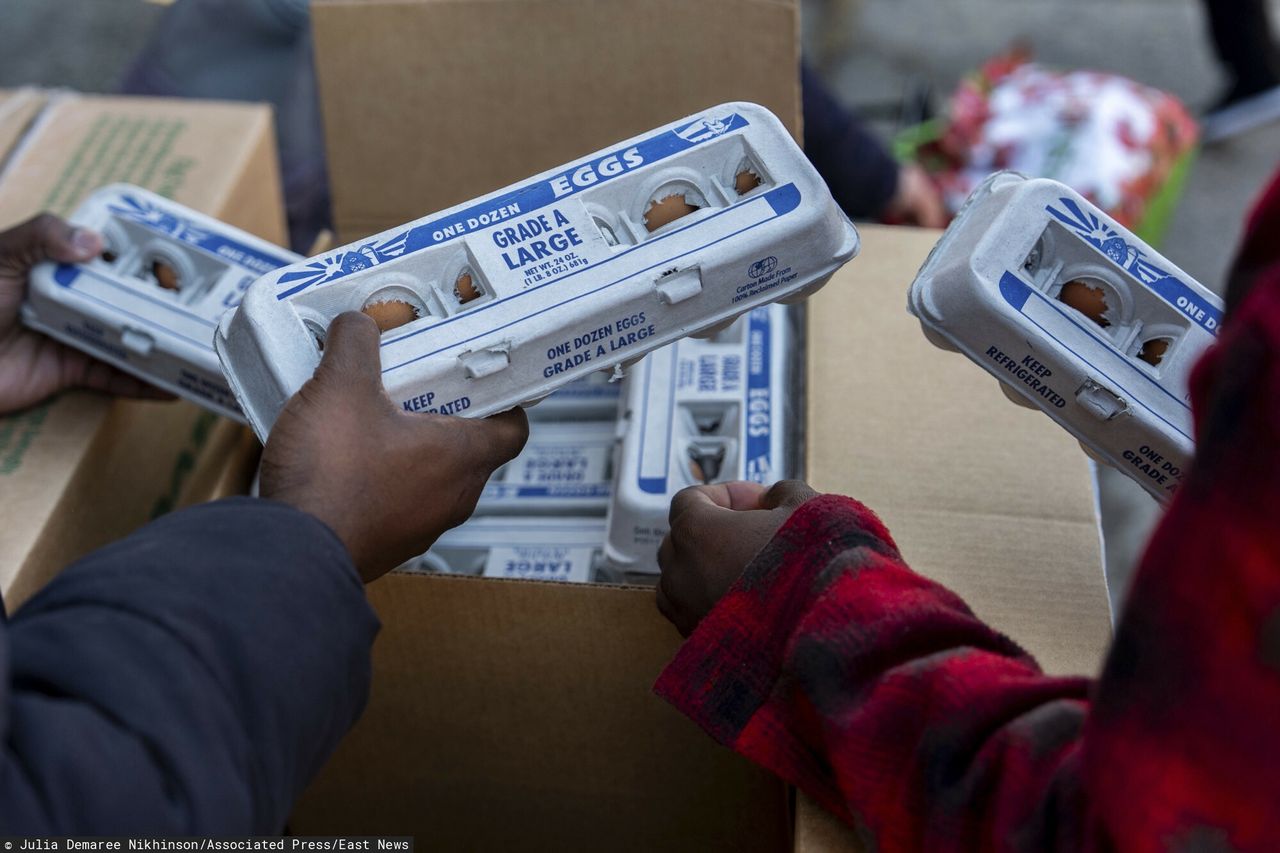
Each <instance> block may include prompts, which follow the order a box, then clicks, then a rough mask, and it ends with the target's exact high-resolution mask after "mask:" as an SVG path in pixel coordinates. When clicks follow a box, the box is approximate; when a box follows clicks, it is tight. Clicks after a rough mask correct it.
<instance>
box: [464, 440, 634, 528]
mask: <svg viewBox="0 0 1280 853" xmlns="http://www.w3.org/2000/svg"><path fill="white" fill-rule="evenodd" d="M617 428H618V427H617V421H616V419H614V418H610V419H609V420H594V421H532V422H530V424H529V440H528V441H527V442H526V443H525V446H524V449H523V450H522V451H520V455H519V456H517V457H516V458H515V459H512V460H511V461H510V462H508V463H507V464H506V465H503V466H502V467H501V468H499V469H498V470H497V471H495V472H494V474H493V476H492V477H490V478H489V482H488V483H486V484H485V487H484V491H483V492H481V493H480V503H479V504H478V505H477V506H476V512H477V513H479V514H481V515H494V514H508V515H509V514H517V515H548V514H550V515H558V516H563V515H584V516H590V515H600V516H603V515H604V514H605V511H606V510H607V509H608V507H609V495H610V494H611V493H612V491H613V445H614V443H615V434H616V432H617ZM603 543H604V539H603V537H602V538H601V539H600V540H598V541H597V542H596V543H595V544H596V546H602V545H603Z"/></svg>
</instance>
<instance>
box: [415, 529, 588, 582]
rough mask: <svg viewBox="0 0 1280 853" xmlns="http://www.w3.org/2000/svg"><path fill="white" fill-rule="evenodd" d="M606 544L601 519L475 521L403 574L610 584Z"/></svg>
mask: <svg viewBox="0 0 1280 853" xmlns="http://www.w3.org/2000/svg"><path fill="white" fill-rule="evenodd" d="M603 542H604V519H603V518H599V517H597V518H574V517H559V518H557V517H551V518H537V517H529V516H486V517H475V518H472V519H471V520H470V521H468V522H466V523H465V524H463V525H462V526H461V527H456V528H454V529H453V530H450V531H448V532H446V533H445V534H444V535H443V536H441V537H440V538H439V539H438V540H436V544H435V545H433V546H432V547H431V550H430V551H428V552H427V553H426V554H424V555H423V556H421V557H419V558H417V559H416V560H412V561H410V562H409V563H407V564H406V565H404V566H402V567H401V568H400V571H409V572H438V573H442V574H454V575H472V576H477V577H486V578H505V579H508V580H539V581H568V582H570V583H590V582H602V583H605V582H610V581H612V580H613V575H612V574H610V573H609V572H608V570H607V569H606V568H605V566H604V559H603Z"/></svg>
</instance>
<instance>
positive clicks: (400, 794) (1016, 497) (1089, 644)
mask: <svg viewBox="0 0 1280 853" xmlns="http://www.w3.org/2000/svg"><path fill="white" fill-rule="evenodd" d="M937 236H938V235H937V234H936V233H934V232H928V231H917V230H913V229H889V228H879V227H869V228H865V229H864V230H863V238H864V243H863V252H862V256H861V257H860V258H858V259H857V260H855V261H853V262H852V263H851V264H850V265H849V266H847V267H845V269H844V270H842V271H841V272H840V273H838V274H837V275H836V276H835V278H833V279H832V281H831V283H830V284H828V285H827V287H826V288H825V289H824V290H822V291H821V292H820V293H819V294H818V295H817V296H816V297H814V298H813V299H812V300H810V303H809V311H808V317H809V321H808V334H809V365H808V369H807V382H808V403H807V412H808V414H807V418H808V470H809V472H810V480H811V482H812V483H813V484H814V486H815V487H817V488H819V489H821V490H824V491H833V492H842V493H847V494H852V495H854V496H856V497H858V498H860V499H862V500H864V501H865V502H867V503H868V504H869V505H870V506H872V507H873V508H875V509H876V510H877V511H878V512H879V513H880V514H881V515H882V516H883V518H884V520H885V521H886V523H887V524H888V525H889V527H890V529H891V530H892V531H893V533H894V535H895V537H896V538H897V540H898V544H899V545H900V546H901V549H902V552H903V554H904V555H905V556H906V558H907V559H908V560H909V561H910V563H911V564H912V565H913V566H914V567H915V568H916V569H917V570H918V571H921V572H923V573H924V574H927V575H929V576H931V577H935V578H937V579H939V580H941V581H943V582H944V583H946V584H947V585H949V586H950V587H952V588H953V589H955V590H956V591H957V592H959V593H960V594H962V595H963V596H964V597H965V599H966V600H967V601H968V602H969V604H970V605H971V606H972V607H973V608H974V610H975V611H976V612H977V613H978V614H979V615H980V616H981V617H983V618H985V619H987V620H988V621H990V622H991V623H992V624H993V625H995V626H996V627H997V628H999V629H1000V630H1002V631H1004V632H1006V633H1008V634H1009V635H1010V636H1012V637H1013V638H1014V639H1016V640H1017V641H1019V642H1021V643H1022V644H1023V645H1024V646H1025V647H1026V648H1027V649H1028V650H1030V651H1031V652H1032V653H1034V654H1035V655H1036V656H1037V657H1038V658H1039V660H1040V662H1041V663H1042V665H1043V666H1044V667H1045V668H1046V669H1047V670H1049V671H1050V672H1056V673H1093V672H1096V671H1097V670H1098V668H1099V665H1100V661H1101V659H1102V654H1103V652H1104V649H1105V648H1106V645H1107V643H1108V642H1109V639H1110V629H1111V623H1110V612H1109V604H1108V599H1107V593H1106V585H1105V581H1104V578H1103V573H1102V565H1101V549H1100V542H1099V534H1098V524H1097V517H1096V514H1095V508H1094V494H1093V480H1092V476H1091V472H1090V469H1089V465H1088V462H1087V460H1086V459H1085V457H1084V455H1083V454H1082V453H1081V452H1080V449H1079V446H1078V445H1077V444H1076V443H1075V441H1073V440H1072V439H1071V438H1070V436H1068V435H1067V434H1066V433H1065V432H1063V431H1062V430H1061V429H1059V428H1058V427H1057V426H1056V425H1054V424H1053V423H1052V422H1051V421H1050V420H1049V419H1048V418H1046V417H1044V416H1043V415H1040V414H1039V413H1036V412H1031V411H1028V410H1026V409H1023V408H1021V407H1018V406H1015V405H1013V404H1012V403H1010V402H1009V401H1008V400H1007V399H1006V398H1005V397H1004V395H1003V394H1002V393H1001V392H1000V390H999V387H998V386H997V384H996V382H995V381H994V380H992V379H991V378H990V377H989V376H988V375H987V374H986V373H984V372H983V371H981V370H979V369H977V368H976V367H974V366H973V365H972V364H971V363H969V362H968V361H967V360H966V359H964V358H962V357H960V356H957V355H954V354H951V353H945V352H942V351H940V350H937V349H935V348H934V347H933V346H932V345H930V344H929V343H928V342H927V341H926V340H925V339H924V337H923V335H922V334H921V333H920V330H919V327H918V324H917V322H916V321H915V319H914V318H912V317H910V316H909V315H908V314H907V312H906V308H905V300H906V295H905V294H906V288H907V285H908V284H909V283H910V281H911V279H912V278H913V277H914V275H915V271H916V270H917V268H918V267H919V265H920V264H921V262H922V261H923V260H924V257H925V255H926V254H927V252H928V251H929V249H930V248H932V246H933V244H934V242H935V240H936V239H937ZM369 596H370V599H371V600H372V601H373V603H374V605H375V607H376V608H377V609H378V612H379V613H380V615H381V616H382V619H383V623H384V627H383V633H382V635H381V636H380V637H379V639H378V641H377V644H376V646H375V649H374V685H373V696H372V699H371V701H370V705H369V708H368V710H367V711H366V712H365V715H364V718H363V719H362V720H361V721H360V723H359V724H358V725H357V727H356V729H355V730H354V732H353V733H352V734H351V735H350V736H349V737H348V738H347V740H346V741H345V742H344V743H343V744H342V745H341V746H340V747H339V749H338V752H337V754H336V756H335V757H334V759H333V761H332V762H331V763H330V765H329V766H328V767H327V768H326V769H325V771H324V772H323V773H322V774H321V777H320V779H319V780H318V781H317V782H316V784H315V785H314V786H313V787H312V789H311V790H310V791H309V793H308V794H307V795H306V796H305V797H304V799H303V801H302V803H301V804H300V805H299V807H298V810H297V812H296V815H295V819H294V821H293V822H292V829H293V831H294V832H296V833H299V834H331V833H339V832H343V833H370V834H372V833H375V832H383V833H386V832H390V833H397V834H406V835H409V834H412V835H415V836H416V837H417V838H418V839H419V841H420V842H421V843H426V844H430V845H431V846H433V847H439V848H443V849H478V850H491V849H521V850H524V849H574V848H589V849H609V850H655V849H659V850H686V849H687V850H715V849H722V850H784V849H789V848H792V847H794V849H798V850H804V851H815V850H829V849H855V848H854V839H853V837H852V835H851V834H849V833H846V832H845V831H844V829H843V827H842V825H840V824H839V823H838V822H836V821H835V820H834V819H832V818H829V817H828V816H827V815H825V813H822V812H821V811H819V810H818V809H816V808H814V807H812V806H811V805H810V804H808V803H807V802H806V801H805V800H804V799H803V798H800V802H799V806H798V808H797V809H796V810H795V812H794V826H793V813H792V810H791V809H790V808H789V798H788V796H787V792H786V791H785V789H784V788H783V787H782V786H781V785H780V784H779V783H778V782H777V781H776V780H774V779H772V778H771V777H770V776H769V775H768V774H765V773H763V772H761V771H759V770H757V769H755V768H753V767H751V766H750V765H748V764H747V763H746V762H744V761H741V760H740V759H738V758H737V757H736V756H734V755H732V754H731V753H729V752H728V751H727V750H723V749H721V748H719V747H717V746H715V745H714V744H713V743H712V741H711V740H710V739H709V738H707V737H706V736H705V735H703V734H702V732H701V731H700V730H698V729H697V728H696V727H695V726H694V725H693V724H692V723H689V722H688V721H687V720H685V719H683V718H682V717H680V716H679V715H678V714H677V713H676V712H675V711H674V710H672V709H671V708H670V707H668V706H667V705H665V704H664V703H663V702H662V701H660V700H659V699H657V698H656V697H655V696H653V694H652V693H651V692H650V687H651V685H652V683H653V681H654V679H655V678H656V677H657V675H658V672H659V671H660V670H661V668H662V666H663V665H664V664H665V662H666V661H667V660H668V659H669V658H670V656H671V655H672V654H673V653H674V651H675V649H676V647H677V644H678V642H679V638H678V637H677V635H676V633H675V631H674V630H673V629H672V628H671V627H670V626H669V625H668V624H667V623H666V622H665V621H664V620H663V619H662V618H661V617H660V616H659V615H658V613H657V610H656V609H655V606H654V601H653V591H652V590H650V589H643V588H637V587H610V586H577V585H557V584H550V583H536V582H521V581H502V580H485V579H476V578H462V577H453V576H438V575H417V574H415V575H408V574H393V575H391V576H388V577H387V578H385V579H383V580H381V581H379V582H378V583H376V584H374V585H373V586H371V587H370V589H369Z"/></svg>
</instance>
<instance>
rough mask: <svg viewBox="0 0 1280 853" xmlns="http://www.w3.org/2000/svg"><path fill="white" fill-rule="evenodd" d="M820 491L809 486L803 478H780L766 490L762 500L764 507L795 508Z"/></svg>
mask: <svg viewBox="0 0 1280 853" xmlns="http://www.w3.org/2000/svg"><path fill="white" fill-rule="evenodd" d="M817 496H818V493H817V492H815V491H814V490H813V489H811V488H809V484H808V483H805V482H804V481H802V480H779V481H778V482H777V483H774V484H773V486H772V487H770V489H769V491H767V492H765V495H764V499H763V500H762V501H761V502H760V506H761V508H762V509H778V508H779V507H783V508H786V509H795V508H796V507H798V506H800V505H801V504H803V503H805V502H806V501H808V500H810V499H812V498H816V497H817Z"/></svg>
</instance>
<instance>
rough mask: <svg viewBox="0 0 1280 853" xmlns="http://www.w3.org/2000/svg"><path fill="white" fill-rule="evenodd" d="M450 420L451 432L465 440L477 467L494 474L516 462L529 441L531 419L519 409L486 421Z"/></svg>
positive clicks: (464, 446) (468, 451)
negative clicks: (504, 465)
mask: <svg viewBox="0 0 1280 853" xmlns="http://www.w3.org/2000/svg"><path fill="white" fill-rule="evenodd" d="M441 417H448V416H443V415H442V416H441ZM421 420H422V421H423V422H426V421H428V420H432V419H430V418H422V419H421ZM448 420H449V421H450V424H451V428H452V429H455V430H457V431H458V434H459V435H460V436H461V437H462V438H463V444H462V447H463V448H464V451H463V452H465V453H466V454H467V455H468V456H469V457H471V459H472V460H473V462H474V464H476V465H485V466H488V467H489V468H490V469H494V470H496V469H497V468H498V466H500V465H503V464H505V463H507V462H510V461H511V460H512V459H515V458H516V456H518V455H519V454H520V451H521V450H523V449H524V443H525V442H526V441H527V440H528V438H529V419H528V417H526V416H525V413H524V409H522V408H520V407H518V406H517V407H516V408H514V409H509V410H507V411H505V412H500V413H499V414H496V415H490V416H489V417H487V418H456V417H449V418H448Z"/></svg>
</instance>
